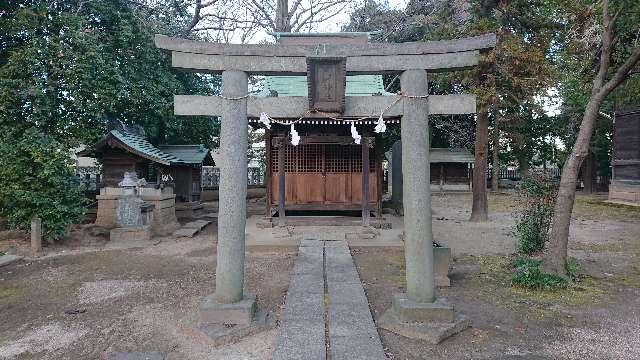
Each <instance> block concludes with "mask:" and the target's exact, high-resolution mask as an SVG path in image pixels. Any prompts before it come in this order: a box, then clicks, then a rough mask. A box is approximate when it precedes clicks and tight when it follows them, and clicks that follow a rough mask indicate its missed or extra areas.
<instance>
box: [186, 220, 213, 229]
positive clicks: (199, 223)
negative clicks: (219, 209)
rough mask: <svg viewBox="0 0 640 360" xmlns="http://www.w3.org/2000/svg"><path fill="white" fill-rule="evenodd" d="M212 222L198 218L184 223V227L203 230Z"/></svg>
mask: <svg viewBox="0 0 640 360" xmlns="http://www.w3.org/2000/svg"><path fill="white" fill-rule="evenodd" d="M209 224H211V221H209V220H196V221H191V222H188V223H186V224H184V225H182V227H183V228H193V229H198V231H200V230H202V229H203V228H204V227H205V226H207V225H209Z"/></svg>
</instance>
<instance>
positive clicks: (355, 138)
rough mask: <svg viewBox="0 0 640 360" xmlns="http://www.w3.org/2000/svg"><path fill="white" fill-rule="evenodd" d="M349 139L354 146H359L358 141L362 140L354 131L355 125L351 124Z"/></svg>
mask: <svg viewBox="0 0 640 360" xmlns="http://www.w3.org/2000/svg"><path fill="white" fill-rule="evenodd" d="M351 137H352V138H353V140H354V141H355V143H356V144H358V145H360V139H362V136H360V134H358V130H357V129H356V125H355V124H354V123H351Z"/></svg>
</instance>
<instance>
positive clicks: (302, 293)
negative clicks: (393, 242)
mask: <svg viewBox="0 0 640 360" xmlns="http://www.w3.org/2000/svg"><path fill="white" fill-rule="evenodd" d="M273 359H274V360H284V359H286V360H295V359H308V360H325V359H330V360H339V359H348V360H359V359H363V360H364V359H367V360H377V359H386V356H385V355H384V351H383V349H382V343H381V342H380V337H379V335H378V332H377V331H376V326H375V323H374V322H373V318H372V317H371V313H370V311H369V304H368V302H367V298H366V296H365V293H364V289H363V288H362V284H361V283H360V278H359V277H358V273H357V271H356V268H355V265H354V263H353V259H352V258H351V254H350V252H349V248H348V247H347V243H346V242H345V241H324V240H317V239H311V238H310V237H305V239H304V240H302V241H301V243H300V248H299V251H298V258H297V260H296V264H295V267H294V269H293V273H292V277H291V282H290V285H289V291H288V293H287V301H286V304H285V308H284V314H283V317H282V322H281V324H280V330H279V333H278V338H277V341H276V350H275V352H274V355H273Z"/></svg>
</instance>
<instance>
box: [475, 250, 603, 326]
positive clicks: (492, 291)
mask: <svg viewBox="0 0 640 360" xmlns="http://www.w3.org/2000/svg"><path fill="white" fill-rule="evenodd" d="M533 261H536V262H538V261H537V260H535V259H534V260H532V259H528V258H512V257H507V256H482V257H478V263H479V265H480V268H481V271H480V273H479V274H478V278H477V283H476V284H477V286H479V287H480V291H481V294H482V296H483V297H486V298H489V299H491V301H492V302H493V303H495V304H496V305H500V306H501V307H504V308H508V309H511V310H513V311H526V312H527V313H530V314H531V315H532V316H536V317H539V318H543V317H546V316H552V315H553V314H552V313H553V312H554V311H555V310H552V307H553V306H554V305H558V304H561V305H567V306H575V305H584V304H593V303H597V302H599V301H600V299H601V298H602V296H603V295H604V291H603V290H602V289H601V284H600V283H599V282H598V281H597V280H596V279H593V278H591V277H588V276H585V275H581V274H579V271H580V270H579V269H580V268H579V264H578V262H577V261H576V260H575V259H571V260H570V266H569V267H570V268H571V269H570V270H569V272H570V273H572V274H574V275H572V280H571V281H566V280H565V281H566V286H565V287H555V288H550V287H549V288H545V287H544V286H541V287H540V288H532V287H525V286H520V285H516V284H514V283H513V277H514V276H515V275H514V269H515V268H516V265H520V266H525V265H532V262H533ZM543 284H544V283H543ZM547 285H548V281H547Z"/></svg>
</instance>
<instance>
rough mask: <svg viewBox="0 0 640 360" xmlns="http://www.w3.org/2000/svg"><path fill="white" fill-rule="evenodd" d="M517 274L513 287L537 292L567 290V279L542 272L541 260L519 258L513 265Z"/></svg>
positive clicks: (515, 274) (512, 280)
mask: <svg viewBox="0 0 640 360" xmlns="http://www.w3.org/2000/svg"><path fill="white" fill-rule="evenodd" d="M513 266H514V268H515V273H514V274H513V277H512V278H511V285H512V286H520V287H524V288H529V289H535V290H557V289H564V288H566V287H567V286H568V285H569V283H568V281H567V280H566V279H564V278H562V277H560V276H557V275H553V274H547V273H544V272H542V270H541V269H540V260H535V259H530V258H518V259H516V260H515V261H514V264H513Z"/></svg>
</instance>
